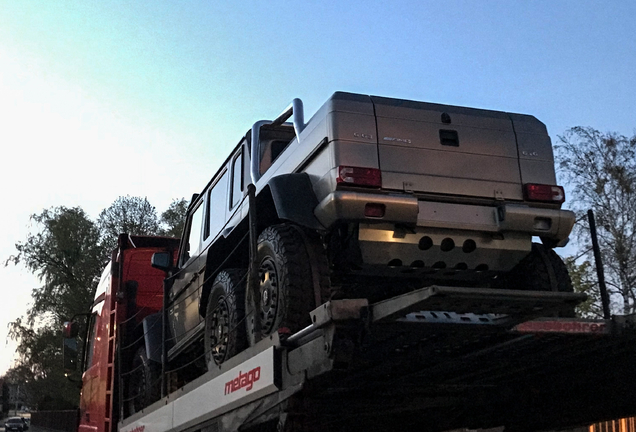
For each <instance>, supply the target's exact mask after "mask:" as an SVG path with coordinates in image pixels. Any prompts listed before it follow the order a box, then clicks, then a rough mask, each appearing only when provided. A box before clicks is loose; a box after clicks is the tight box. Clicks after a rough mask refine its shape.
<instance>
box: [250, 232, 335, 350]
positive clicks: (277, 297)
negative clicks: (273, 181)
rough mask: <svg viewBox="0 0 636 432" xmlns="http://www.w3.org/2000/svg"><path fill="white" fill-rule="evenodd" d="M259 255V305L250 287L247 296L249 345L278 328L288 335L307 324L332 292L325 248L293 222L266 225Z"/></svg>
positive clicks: (261, 236)
mask: <svg viewBox="0 0 636 432" xmlns="http://www.w3.org/2000/svg"><path fill="white" fill-rule="evenodd" d="M257 254H258V263H259V267H258V279H259V286H258V288H259V291H260V295H261V302H260V305H256V302H255V299H254V297H255V296H254V293H253V292H251V290H249V289H248V292H247V296H246V297H247V298H246V312H247V317H248V319H247V338H248V340H249V343H250V345H254V344H255V343H256V342H258V341H259V340H260V339H262V338H264V337H267V336H269V335H270V334H272V333H274V332H276V331H279V332H281V333H287V334H289V333H294V332H296V331H298V330H300V329H302V328H304V327H306V326H308V325H309V324H310V323H311V322H310V317H309V312H311V311H312V310H313V309H315V308H316V307H317V306H319V305H320V304H321V303H322V301H323V300H325V299H326V298H327V296H328V292H329V279H328V274H327V268H328V267H327V259H326V256H325V253H324V248H323V247H322V246H321V245H320V244H319V243H318V241H317V240H316V239H314V238H311V236H310V235H309V234H306V233H304V232H303V231H301V228H299V227H296V226H294V225H290V224H281V225H274V226H271V227H269V228H266V229H265V230H264V231H263V232H262V233H261V235H260V236H259V238H258V252H257ZM314 285H316V286H317V288H316V289H315V288H314ZM316 290H317V291H318V293H319V295H318V297H319V298H316ZM316 303H318V304H316ZM255 314H259V316H260V321H261V331H260V335H257V334H256V331H255V320H254V317H255Z"/></svg>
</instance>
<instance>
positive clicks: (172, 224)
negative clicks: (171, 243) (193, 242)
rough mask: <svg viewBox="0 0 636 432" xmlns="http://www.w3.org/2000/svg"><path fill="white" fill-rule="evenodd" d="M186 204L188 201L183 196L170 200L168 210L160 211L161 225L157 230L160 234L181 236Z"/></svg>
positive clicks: (186, 209)
mask: <svg viewBox="0 0 636 432" xmlns="http://www.w3.org/2000/svg"><path fill="white" fill-rule="evenodd" d="M188 205H189V202H188V201H187V200H186V199H185V198H181V199H174V200H172V202H171V203H170V206H169V207H168V210H166V211H164V212H163V213H161V224H162V225H163V227H162V228H161V230H160V231H159V233H160V234H161V235H164V236H167V237H177V238H181V233H182V232H183V227H184V226H185V218H186V212H187V211H188Z"/></svg>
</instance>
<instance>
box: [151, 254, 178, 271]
mask: <svg viewBox="0 0 636 432" xmlns="http://www.w3.org/2000/svg"><path fill="white" fill-rule="evenodd" d="M150 264H151V265H152V267H154V268H156V269H159V270H163V271H165V272H169V271H170V270H172V268H173V266H172V254H171V253H170V252H155V253H154V254H152V259H151V260H150Z"/></svg>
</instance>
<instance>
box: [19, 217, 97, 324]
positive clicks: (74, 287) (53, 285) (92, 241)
mask: <svg viewBox="0 0 636 432" xmlns="http://www.w3.org/2000/svg"><path fill="white" fill-rule="evenodd" d="M32 219H33V221H35V222H36V224H37V225H38V228H39V231H38V232H36V233H35V234H30V235H29V236H28V237H27V240H26V241H25V242H24V243H18V244H16V249H17V251H18V254H17V255H16V256H13V257H11V258H10V260H11V261H13V262H14V263H18V262H21V263H23V264H24V265H25V266H26V268H27V269H29V270H30V271H32V272H33V273H34V274H35V275H37V276H38V277H39V278H40V279H41V280H42V282H43V285H42V286H41V287H38V288H34V289H33V292H32V294H31V295H32V297H33V306H32V307H31V309H30V310H29V311H28V313H27V317H28V322H29V324H33V323H34V321H35V319H36V318H39V319H43V318H44V319H46V318H48V319H52V320H53V323H56V324H60V323H61V322H63V321H64V320H67V319H70V318H71V317H72V316H73V315H74V314H75V313H77V312H78V311H85V310H86V308H87V307H88V306H89V305H90V304H91V302H92V300H93V295H94V294H95V288H96V287H97V282H98V279H97V278H98V277H99V274H100V271H101V268H102V267H103V266H104V265H105V263H106V262H107V259H108V257H107V253H106V249H104V247H103V246H102V245H101V244H100V232H99V230H98V228H97V226H96V225H95V223H94V222H92V221H91V220H90V219H88V217H87V216H86V214H85V213H84V211H83V210H82V209H81V208H78V207H74V208H66V207H56V208H53V209H50V210H44V211H43V212H42V213H40V214H38V215H33V216H32Z"/></svg>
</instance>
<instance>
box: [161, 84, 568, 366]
mask: <svg viewBox="0 0 636 432" xmlns="http://www.w3.org/2000/svg"><path fill="white" fill-rule="evenodd" d="M288 120H291V123H286V121H288ZM250 183H253V184H254V185H255V187H256V206H255V215H256V218H257V229H258V232H260V235H259V237H258V254H257V255H258V266H259V270H258V275H259V284H258V285H259V291H258V292H257V291H256V290H254V292H252V291H251V290H248V289H247V288H246V287H247V282H246V281H247V269H248V267H249V241H248V234H247V233H248V230H249V224H248V212H249V206H248V200H247V198H246V196H247V193H246V185H248V184H250ZM563 201H564V192H563V188H562V187H560V186H557V185H556V178H555V171H554V162H553V155H552V146H551V143H550V138H549V136H548V134H547V132H546V128H545V126H544V125H543V123H541V122H540V121H538V120H537V119H536V118H534V117H532V116H528V115H522V114H511V113H505V112H497V111H487V110H481V109H471V108H463V107H456V106H447V105H438V104H431V103H425V102H414V101H407V100H398V99H389V98H383V97H376V96H366V95H359V94H351V93H342V92H338V93H335V94H333V96H332V97H331V98H329V100H327V102H326V103H325V104H324V105H323V106H322V107H321V108H320V109H319V110H318V111H317V112H316V114H314V116H313V117H312V118H311V119H310V120H309V121H308V122H306V123H305V121H304V117H303V108H302V102H301V101H300V100H298V99H296V100H294V101H293V103H292V105H290V107H289V108H288V109H287V110H285V111H284V112H283V114H281V115H280V116H279V117H278V118H277V119H276V120H274V121H259V122H257V123H256V124H254V126H253V127H252V129H251V130H250V131H249V132H248V133H247V134H246V135H245V137H244V138H243V139H241V140H240V142H239V143H238V145H237V146H236V147H235V148H234V150H233V151H232V152H231V154H230V156H229V157H228V158H227V160H226V161H225V162H224V163H223V164H222V166H221V168H220V169H219V170H218V171H217V173H216V174H215V175H214V176H213V177H212V180H211V181H210V183H209V184H208V185H207V186H206V187H205V188H204V189H203V192H202V193H201V194H199V195H196V196H195V197H194V198H193V200H192V203H191V205H190V209H189V212H188V220H187V224H186V229H185V232H184V236H183V238H182V249H181V251H180V256H179V258H178V262H177V263H176V264H175V265H174V266H172V275H171V277H170V278H169V279H168V283H169V287H170V290H169V294H170V295H169V299H168V301H169V305H170V314H169V317H170V318H169V319H170V329H171V332H172V335H171V336H172V338H173V341H174V344H173V346H172V348H171V349H170V351H169V358H171V359H174V358H176V357H177V356H178V355H179V354H181V353H184V352H186V351H188V350H190V349H194V347H201V346H204V347H205V351H206V357H207V360H208V365H213V364H220V363H222V362H223V361H225V360H226V359H227V358H229V357H231V356H233V355H234V354H236V353H237V352H239V351H240V350H242V349H243V348H244V347H245V346H246V345H247V344H248V343H254V342H255V341H256V340H258V339H260V336H262V335H268V334H271V333H273V332H276V331H278V332H280V333H285V332H294V331H297V330H299V329H301V328H302V327H304V326H305V325H307V324H309V323H308V320H309V315H308V312H309V311H310V310H312V309H313V308H315V307H316V306H317V305H319V304H321V303H322V302H324V301H327V300H328V299H329V298H334V297H336V298H355V297H364V298H368V299H370V300H371V301H375V300H380V299H383V298H387V297H392V296H394V295H397V294H400V293H403V292H407V291H409V290H412V289H415V288H420V287H422V286H425V285H426V284H433V283H435V284H447V285H455V286H466V287H471V286H474V287H491V288H500V289H514V290H540V291H545V290H555V291H571V290H572V287H571V283H570V279H569V276H568V274H567V270H566V268H565V266H564V265H563V262H562V261H561V260H560V258H559V257H558V256H557V255H556V254H555V253H554V251H553V250H552V249H553V248H554V247H557V246H562V245H564V244H565V243H566V242H567V239H568V235H569V233H570V231H571V229H572V226H573V223H574V214H573V213H572V212H571V211H567V210H561V205H562V203H563ZM533 237H536V238H540V239H541V244H539V243H533V242H532V239H533ZM259 297H260V299H259V300H258V301H257V300H256V299H257V298H259ZM256 314H259V315H258V316H260V332H261V335H258V334H256V332H257V330H256V326H257V324H255V320H254V317H255V316H257V315H256ZM201 338H203V339H204V344H201V343H193V342H194V341H200V339H201ZM199 349H200V348H199Z"/></svg>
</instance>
